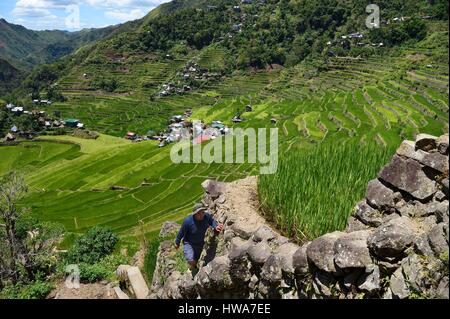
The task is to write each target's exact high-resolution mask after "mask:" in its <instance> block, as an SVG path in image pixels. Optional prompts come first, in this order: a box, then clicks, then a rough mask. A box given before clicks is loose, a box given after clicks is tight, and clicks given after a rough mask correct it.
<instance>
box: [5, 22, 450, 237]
mask: <svg viewBox="0 0 450 319" xmlns="http://www.w3.org/2000/svg"><path fill="white" fill-rule="evenodd" d="M438 29H439V30H441V31H439V32H435V33H433V34H431V35H430V37H428V38H427V39H425V40H423V41H422V42H419V43H418V45H417V46H414V47H409V46H404V47H402V48H398V49H396V50H383V49H380V51H379V55H373V56H371V57H369V58H350V57H333V58H328V59H326V61H325V63H323V61H317V60H315V59H307V60H305V61H304V62H303V63H301V64H298V65H296V66H295V67H291V68H281V67H275V68H273V69H270V70H261V71H257V72H256V71H254V72H250V71H249V72H235V73H234V74H230V75H227V76H224V77H222V79H221V80H220V81H215V82H211V83H208V84H207V85H205V86H202V87H200V88H199V89H197V90H193V91H192V92H190V93H187V94H183V95H173V96H169V97H164V98H160V97H154V94H155V93H156V92H158V90H159V86H160V85H161V84H163V83H166V82H167V81H169V80H170V79H172V77H173V76H174V75H175V74H176V73H177V72H179V71H180V69H181V68H182V67H183V66H184V65H185V63H186V62H187V61H189V60H191V59H194V58H195V59H196V60H197V61H198V63H200V64H202V65H204V66H209V67H214V66H216V65H217V64H218V63H219V62H220V61H223V59H224V58H225V56H226V52H224V51H220V50H218V49H217V48H211V47H210V48H206V49H204V50H200V51H192V52H191V53H190V55H189V56H186V57H185V58H176V59H173V60H172V59H165V58H161V57H155V56H150V55H149V56H140V57H139V56H126V57H111V60H110V62H109V63H96V62H95V61H94V60H89V59H87V60H86V61H85V62H84V63H82V64H80V65H78V66H77V67H75V68H73V69H72V70H71V72H70V73H69V74H66V75H65V76H63V77H62V78H61V79H60V80H59V81H58V87H59V88H60V89H61V90H62V92H63V94H64V95H65V96H66V97H67V98H68V101H66V102H63V103H54V104H53V105H52V106H51V107H50V108H49V109H48V110H47V111H48V112H51V111H55V110H60V111H62V115H63V117H65V118H68V117H74V118H79V119H80V120H82V121H83V122H84V123H86V126H87V127H88V128H90V129H95V130H98V131H99V132H102V133H104V134H105V135H101V137H100V138H99V139H98V140H81V139H76V138H73V137H67V136H62V137H52V138H49V137H47V138H45V141H34V142H24V143H21V144H20V145H18V146H3V147H0V157H1V158H2V159H3V158H6V159H7V160H6V161H2V162H1V163H0V175H1V174H4V173H5V172H6V171H8V170H10V169H14V168H15V169H19V170H20V171H23V172H25V173H26V176H27V181H28V182H29V184H30V186H31V189H32V193H31V195H30V196H29V197H28V198H27V199H26V201H25V203H24V204H27V205H28V206H31V208H32V210H33V213H34V214H35V215H36V216H38V217H39V218H40V219H43V220H52V221H58V222H61V223H62V224H63V225H64V226H65V227H66V229H67V230H68V231H69V232H82V231H84V230H86V229H87V228H89V227H91V226H93V225H98V224H102V225H108V226H111V227H112V228H113V229H114V230H115V231H117V232H119V233H120V234H121V236H122V238H123V240H124V241H127V240H130V242H131V240H132V239H133V238H134V237H135V236H139V235H140V234H141V233H145V234H146V235H148V236H151V235H152V234H154V233H155V232H156V231H158V230H159V227H160V226H161V224H162V223H163V222H164V221H166V220H168V219H170V220H180V219H181V218H183V217H184V216H185V215H186V213H187V212H188V211H189V210H190V208H191V207H192V204H193V202H194V201H196V200H198V199H199V197H200V195H201V194H202V190H201V187H200V184H201V182H202V181H203V180H204V179H206V178H217V179H219V180H227V181H229V180H233V179H236V178H239V177H244V176H247V175H249V174H252V173H257V171H256V168H255V166H254V165H252V164H242V165H240V164H211V165H207V164H177V165H175V164H173V163H172V162H171V161H170V158H169V152H170V147H166V148H162V149H160V148H158V147H157V145H156V143H154V142H142V143H130V142H127V141H125V140H123V139H122V138H120V137H121V136H123V134H124V133H125V132H126V131H128V130H133V131H137V132H139V133H146V132H147V131H148V130H149V129H153V130H158V129H160V128H162V127H164V126H165V125H166V122H167V119H168V118H169V116H170V115H173V114H177V113H182V111H184V110H185V109H187V108H193V110H194V113H193V115H192V119H202V120H204V121H205V122H211V121H212V120H221V121H223V122H224V123H225V124H227V125H229V126H233V127H244V128H245V127H255V128H256V127H278V128H279V129H280V142H281V148H282V152H286V151H289V149H291V148H294V147H295V148H307V147H313V146H314V145H316V144H317V143H345V142H346V141H349V140H355V139H356V140H358V141H360V142H361V143H364V142H366V141H369V140H376V141H377V142H378V143H379V144H380V145H398V144H399V142H400V141H401V140H403V139H411V138H412V137H413V136H414V135H415V134H417V133H418V132H421V133H429V134H434V135H440V134H441V133H443V132H444V131H448V112H449V106H448V71H449V70H448V61H447V54H448V32H447V31H444V32H443V31H442V30H447V26H444V25H440V27H439V28H438ZM433 37H434V38H436V37H437V38H438V41H436V40H435V41H430V38H433ZM436 43H440V44H441V45H439V46H436V45H435V44H436ZM101 74H105V75H108V76H111V75H113V76H114V78H115V79H117V81H118V83H119V85H118V90H117V91H116V92H114V93H107V92H105V91H101V90H93V89H92V87H91V81H92V80H93V79H94V78H96V77H98V76H99V75H101ZM247 104H250V105H252V107H253V110H252V111H251V112H246V113H243V115H242V117H243V119H244V121H243V122H241V123H239V124H236V125H233V123H232V122H231V119H232V118H233V116H234V115H235V114H236V113H237V112H242V111H243V110H244V108H245V106H246V105H247ZM272 118H275V119H276V120H277V123H276V124H272V123H271V119H272ZM113 136H115V137H113ZM282 152H281V154H282Z"/></svg>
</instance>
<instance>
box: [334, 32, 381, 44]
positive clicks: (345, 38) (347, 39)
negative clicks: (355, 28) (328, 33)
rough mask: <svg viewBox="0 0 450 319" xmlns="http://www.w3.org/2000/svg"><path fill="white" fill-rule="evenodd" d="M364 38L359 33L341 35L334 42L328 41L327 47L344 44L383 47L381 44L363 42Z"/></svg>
mask: <svg viewBox="0 0 450 319" xmlns="http://www.w3.org/2000/svg"><path fill="white" fill-rule="evenodd" d="M363 38H364V34H363V33H361V32H355V33H350V34H346V35H342V36H341V37H340V38H339V39H336V40H332V41H328V42H327V45H328V46H332V45H337V44H340V45H344V44H345V43H354V44H355V45H357V46H370V45H371V46H373V47H382V46H384V43H383V42H380V43H366V42H363V41H362V39H363Z"/></svg>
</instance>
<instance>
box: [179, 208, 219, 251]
mask: <svg viewBox="0 0 450 319" xmlns="http://www.w3.org/2000/svg"><path fill="white" fill-rule="evenodd" d="M208 227H212V228H216V227H217V222H216V221H215V220H214V218H213V217H212V216H211V215H210V214H209V213H205V216H204V217H203V219H202V220H196V219H195V218H194V215H190V216H189V217H186V219H185V220H184V221H183V225H181V228H180V231H179V232H178V235H177V239H176V240H175V243H176V244H177V246H179V245H180V242H181V239H183V238H184V240H183V242H184V243H189V244H191V245H194V246H203V245H204V243H205V233H206V231H207V230H208Z"/></svg>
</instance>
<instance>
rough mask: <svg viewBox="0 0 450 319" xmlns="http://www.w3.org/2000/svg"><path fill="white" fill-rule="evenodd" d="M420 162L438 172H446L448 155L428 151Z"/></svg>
mask: <svg viewBox="0 0 450 319" xmlns="http://www.w3.org/2000/svg"><path fill="white" fill-rule="evenodd" d="M421 163H422V164H424V165H425V166H428V167H431V168H432V169H434V170H436V171H438V172H439V173H448V156H445V155H443V154H441V153H437V152H434V153H428V154H426V155H425V156H424V157H423V159H422V160H421Z"/></svg>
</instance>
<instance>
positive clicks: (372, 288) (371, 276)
mask: <svg viewBox="0 0 450 319" xmlns="http://www.w3.org/2000/svg"><path fill="white" fill-rule="evenodd" d="M380 278H381V276H380V269H379V268H378V266H376V265H369V266H367V267H366V269H365V271H364V273H363V274H362V275H361V277H359V278H358V283H357V285H358V288H359V289H360V290H362V291H364V292H366V293H369V294H371V293H374V292H377V291H379V290H380V289H381V280H380Z"/></svg>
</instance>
